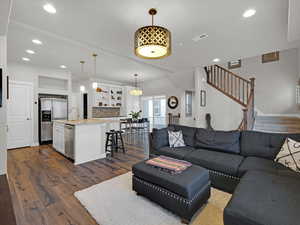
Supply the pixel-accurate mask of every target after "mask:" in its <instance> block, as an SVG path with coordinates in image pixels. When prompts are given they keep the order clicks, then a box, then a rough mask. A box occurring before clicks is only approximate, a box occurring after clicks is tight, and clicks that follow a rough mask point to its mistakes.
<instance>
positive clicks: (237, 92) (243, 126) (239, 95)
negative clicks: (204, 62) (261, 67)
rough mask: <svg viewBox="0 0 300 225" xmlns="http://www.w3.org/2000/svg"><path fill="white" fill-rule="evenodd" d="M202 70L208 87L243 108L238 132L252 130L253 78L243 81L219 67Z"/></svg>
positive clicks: (253, 118) (253, 116) (253, 119)
mask: <svg viewBox="0 0 300 225" xmlns="http://www.w3.org/2000/svg"><path fill="white" fill-rule="evenodd" d="M204 69H205V71H206V75H207V83H208V84H209V85H210V86H212V87H213V88H215V89H217V90H218V91H220V92H222V93H223V94H224V95H226V96H227V97H229V98H231V99H232V100H233V101H235V102H237V103H238V104H240V105H241V106H242V107H243V120H242V121H241V123H240V125H239V127H238V130H252V129H253V126H254V121H255V114H254V83H255V78H251V79H250V80H247V79H244V78H243V77H240V76H238V75H237V74H234V73H232V72H231V71H229V70H227V69H225V68H223V67H221V66H219V65H212V66H208V67H204Z"/></svg>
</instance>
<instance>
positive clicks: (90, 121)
mask: <svg viewBox="0 0 300 225" xmlns="http://www.w3.org/2000/svg"><path fill="white" fill-rule="evenodd" d="M54 122H57V123H63V124H67V125H74V126H76V125H88V124H102V123H117V122H118V121H116V120H110V119H81V120H55V121H54Z"/></svg>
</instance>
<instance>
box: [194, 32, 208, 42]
mask: <svg viewBox="0 0 300 225" xmlns="http://www.w3.org/2000/svg"><path fill="white" fill-rule="evenodd" d="M207 37H208V34H200V35H197V36H195V37H193V38H192V40H193V41H194V42H198V41H200V40H201V39H204V38H207Z"/></svg>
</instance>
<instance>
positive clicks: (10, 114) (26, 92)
mask: <svg viewBox="0 0 300 225" xmlns="http://www.w3.org/2000/svg"><path fill="white" fill-rule="evenodd" d="M9 92H10V93H9V94H10V96H9V100H8V101H7V125H8V135H7V148H8V149H11V148H20V147H25V146H30V145H31V144H32V142H33V137H32V96H33V88H32V85H31V84H30V83H23V82H16V81H12V82H10V84H9Z"/></svg>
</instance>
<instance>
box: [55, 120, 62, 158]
mask: <svg viewBox="0 0 300 225" xmlns="http://www.w3.org/2000/svg"><path fill="white" fill-rule="evenodd" d="M64 129H65V126H64V124H63V123H56V122H54V123H53V148H54V149H55V150H56V151H58V152H60V153H62V154H65V132H64Z"/></svg>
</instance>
